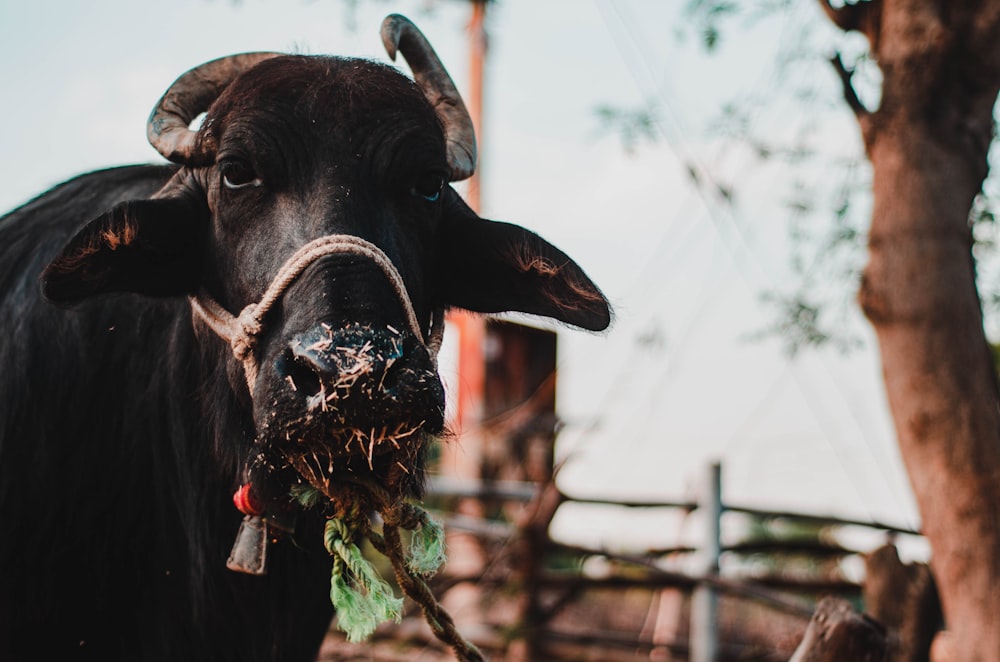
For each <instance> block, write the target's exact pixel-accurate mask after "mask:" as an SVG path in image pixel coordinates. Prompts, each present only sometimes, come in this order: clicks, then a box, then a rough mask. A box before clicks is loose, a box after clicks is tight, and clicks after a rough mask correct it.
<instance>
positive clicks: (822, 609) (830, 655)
mask: <svg viewBox="0 0 1000 662" xmlns="http://www.w3.org/2000/svg"><path fill="white" fill-rule="evenodd" d="M888 659H889V646H888V642H887V640H886V633H885V628H883V627H882V625H881V624H879V623H878V621H875V620H872V619H871V618H868V617H867V616H865V615H863V614H859V613H857V612H856V611H854V608H853V607H851V604H850V603H849V602H847V601H846V600H841V599H840V598H823V600H822V601H820V603H819V605H818V606H817V607H816V612H815V613H814V614H813V617H812V620H811V621H809V627H808V628H807V629H806V633H805V635H804V636H803V637H802V643H800V644H799V647H798V648H796V649H795V653H794V654H793V655H792V657H791V659H789V661H788V662H844V660H852V661H853V662H887V661H888Z"/></svg>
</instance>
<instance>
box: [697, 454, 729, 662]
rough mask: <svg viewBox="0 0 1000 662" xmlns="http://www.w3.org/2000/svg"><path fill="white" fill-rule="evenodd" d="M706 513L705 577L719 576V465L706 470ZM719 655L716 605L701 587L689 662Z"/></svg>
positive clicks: (710, 661) (711, 660)
mask: <svg viewBox="0 0 1000 662" xmlns="http://www.w3.org/2000/svg"><path fill="white" fill-rule="evenodd" d="M701 508H703V509H704V512H705V556H706V565H707V567H706V569H705V574H707V575H711V576H713V577H716V576H718V574H719V556H720V555H721V549H722V545H721V540H720V538H721V535H720V533H721V531H720V520H721V519H722V465H721V464H719V463H718V462H713V463H712V464H711V465H709V467H708V475H707V476H706V484H705V489H704V499H703V503H702V506H701ZM718 652H719V601H718V595H717V594H716V592H715V589H714V588H712V587H711V586H708V585H705V584H701V585H699V586H697V587H696V588H695V590H694V593H693V594H692V598H691V662H716V661H717V660H718Z"/></svg>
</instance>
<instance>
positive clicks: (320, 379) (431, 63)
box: [43, 16, 610, 500]
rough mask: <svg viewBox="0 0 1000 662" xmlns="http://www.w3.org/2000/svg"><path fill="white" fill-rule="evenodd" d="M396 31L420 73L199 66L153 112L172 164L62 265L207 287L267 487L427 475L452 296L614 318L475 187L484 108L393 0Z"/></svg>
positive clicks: (48, 280) (148, 283)
mask: <svg viewBox="0 0 1000 662" xmlns="http://www.w3.org/2000/svg"><path fill="white" fill-rule="evenodd" d="M382 36H383V40H384V41H385V43H386V46H387V48H388V50H389V52H390V54H391V55H393V56H394V55H395V52H396V50H397V49H398V50H399V51H400V52H402V54H403V55H404V56H405V58H406V60H407V62H408V63H409V64H410V65H411V69H412V70H413V73H414V78H415V82H414V81H411V80H410V79H408V78H406V77H404V76H403V75H401V74H400V73H398V72H397V71H396V70H394V69H392V68H389V67H386V66H383V65H380V64H377V63H373V62H369V61H363V60H356V59H343V58H331V57H307V56H288V55H278V54H273V53H256V54H244V55H237V56H232V57H228V58H223V59H220V60H215V61H213V62H209V63H207V64H204V65H202V66H200V67H197V68H195V69H193V70H191V71H190V72H188V73H186V74H184V75H183V76H181V77H180V78H179V79H178V80H177V81H176V82H175V83H174V85H173V86H172V87H171V88H170V89H169V90H168V91H167V92H166V94H165V95H164V96H163V98H162V99H161V100H160V102H159V104H158V105H157V107H156V109H155V110H154V111H153V114H152V116H151V117H150V122H149V128H148V133H149V137H150V140H151V142H152V143H153V145H154V146H155V147H156V148H157V149H158V150H159V151H160V153H161V154H163V155H164V156H165V157H166V158H168V159H169V160H170V161H172V162H174V163H175V164H177V166H178V167H177V169H176V172H175V173H174V175H173V177H172V178H171V179H170V181H169V182H168V183H167V184H166V185H165V186H164V187H163V188H162V189H161V190H160V191H159V192H157V193H156V194H155V195H153V196H152V197H151V198H150V199H142V200H134V201H130V202H126V203H123V204H120V205H118V206H117V207H115V208H113V209H111V210H109V211H108V212H107V213H105V214H103V215H102V216H100V217H98V218H96V219H94V220H93V221H91V222H90V223H89V224H87V225H86V226H85V227H83V228H82V229H81V230H80V231H79V232H78V233H77V235H76V236H75V237H74V238H73V239H72V240H71V241H70V242H69V244H68V245H67V246H65V248H64V249H63V251H62V252H61V254H59V255H58V256H57V257H56V258H55V259H54V260H53V261H52V262H51V263H50V264H49V266H48V268H47V269H46V271H45V273H44V275H43V288H44V292H45V294H46V296H47V297H48V298H49V299H51V300H53V301H57V302H66V303H74V302H79V301H81V300H84V299H88V298H91V297H95V296H97V295H102V294H106V293H110V292H132V293H137V294H139V295H145V296H153V297H180V298H181V299H180V300H181V301H184V299H183V298H184V297H187V298H189V300H190V309H191V310H192V311H193V313H192V321H193V327H194V329H195V331H196V332H198V333H199V338H200V342H201V343H202V344H203V345H204V346H207V347H209V350H210V351H208V352H207V356H209V357H210V359H211V360H214V361H218V362H219V363H220V365H222V366H223V370H224V374H226V375H227V376H228V378H227V380H226V381H227V383H228V385H229V387H231V388H232V389H233V391H234V392H235V394H236V395H235V399H236V400H237V401H238V402H240V403H241V406H242V407H243V408H244V409H245V410H246V412H247V420H252V428H253V433H252V434H251V436H254V435H255V439H254V441H253V443H252V444H251V445H249V446H248V448H247V452H246V453H245V466H244V468H243V471H244V472H249V473H250V474H259V475H260V476H263V478H262V479H261V480H260V481H258V483H259V484H258V494H257V498H258V499H265V500H266V499H271V498H274V499H278V498H282V497H285V498H286V497H287V494H288V488H289V485H288V483H289V482H290V481H292V482H294V481H296V480H302V479H303V478H304V479H305V480H308V481H309V482H310V483H312V484H313V485H314V486H318V487H320V488H321V489H322V490H323V491H324V492H326V493H328V494H330V493H331V492H332V491H333V490H332V488H331V485H336V484H339V483H340V482H344V481H351V480H359V479H361V480H364V479H372V478H374V479H375V480H377V481H379V482H381V483H382V484H388V485H389V486H390V487H393V489H395V490H397V491H398V492H399V493H411V494H412V493H416V492H418V491H419V485H420V473H421V470H420V455H421V451H422V449H423V448H424V447H425V445H426V443H427V440H428V438H429V437H430V436H432V435H435V434H437V433H439V432H441V430H442V427H443V408H444V397H443V391H442V386H441V382H440V380H439V378H438V375H437V370H436V362H435V355H436V350H437V346H438V343H439V342H440V332H441V329H442V327H443V325H442V319H443V317H442V316H443V312H444V310H445V309H447V308H449V307H458V308H464V309H467V310H471V311H478V312H484V313H492V312H501V311H521V312H526V313H531V314H535V315H541V316H545V317H550V318H554V319H556V320H559V321H562V322H564V323H567V324H570V325H574V326H577V327H582V328H585V329H590V330H601V329H604V328H605V327H607V325H608V324H609V321H610V318H609V314H610V313H609V308H608V305H607V302H606V300H605V299H604V297H603V296H602V295H601V293H600V292H599V290H598V289H597V288H596V287H595V286H594V284H593V283H592V282H591V281H590V280H589V279H588V278H587V276H586V275H585V274H584V273H583V271H582V270H581V269H580V268H579V267H578V266H577V265H576V264H575V263H574V262H573V261H572V260H571V259H570V258H569V257H567V256H566V255H565V254H564V253H562V252H561V251H560V250H559V249H557V248H555V247H554V246H552V245H551V244H549V243H547V242H546V241H545V240H543V239H541V238H540V237H538V236H537V235H535V234H533V233H531V232H529V231H527V230H525V229H523V228H521V227H518V226H516V225H510V224H506V223H500V222H494V221H489V220H484V219H482V218H479V217H478V216H477V215H476V214H475V213H473V211H472V210H470V208H469V207H468V206H467V205H466V204H465V203H464V202H463V201H462V199H461V198H460V197H459V196H458V194H456V192H455V191H454V190H453V189H452V187H451V186H450V185H449V181H454V180H458V179H463V178H465V177H468V176H469V175H470V174H471V173H472V172H473V170H474V166H475V159H476V147H475V139H474V137H473V131H472V123H471V121H470V119H469V116H468V114H467V112H466V110H465V107H464V105H463V104H462V101H461V99H460V98H459V95H458V93H457V91H456V89H455V86H454V84H453V83H452V81H451V79H450V78H449V77H448V74H447V72H446V71H445V70H444V68H443V67H442V66H441V63H440V62H439V61H438V58H437V56H436V55H435V53H434V51H433V50H432V49H431V47H430V46H429V45H428V43H427V42H426V40H425V39H424V37H423V35H421V34H420V32H419V31H417V29H416V28H415V27H414V26H413V25H412V24H411V23H410V22H409V21H407V20H406V19H404V18H402V17H398V16H391V17H389V18H388V19H386V22H385V23H384V25H383V30H382ZM202 112H204V113H206V114H205V117H204V120H203V122H202V124H201V126H200V128H198V129H191V128H189V126H190V123H191V122H192V120H194V119H195V117H196V116H198V115H199V114H201V113H202ZM184 305H185V306H187V305H188V304H187V303H185V304H184ZM184 314H187V313H184ZM220 338H221V339H220ZM163 351H167V348H163ZM242 479H243V480H245V479H246V476H245V475H244V476H243V477H242ZM238 480H240V479H238ZM263 485H272V486H273V487H271V488H265V487H262V486H263Z"/></svg>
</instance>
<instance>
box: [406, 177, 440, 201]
mask: <svg viewBox="0 0 1000 662" xmlns="http://www.w3.org/2000/svg"><path fill="white" fill-rule="evenodd" d="M443 188H444V177H442V176H441V175H438V174H432V173H428V174H423V175H420V176H419V177H417V178H416V180H415V181H414V182H413V186H411V187H410V195H412V196H414V197H419V198H423V199H424V200H426V201H427V202H437V201H438V200H439V199H440V198H441V189H443Z"/></svg>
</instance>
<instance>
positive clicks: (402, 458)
mask: <svg viewBox="0 0 1000 662" xmlns="http://www.w3.org/2000/svg"><path fill="white" fill-rule="evenodd" d="M428 437H429V435H427V434H426V433H425V432H424V430H423V421H421V422H420V423H418V424H416V425H406V424H402V423H401V424H399V425H397V426H396V427H394V428H392V429H388V428H386V427H382V428H371V429H369V430H362V429H359V428H348V429H346V430H342V431H340V434H339V435H337V439H338V440H345V441H340V443H341V446H340V451H341V452H337V451H334V452H331V447H330V446H328V445H325V444H319V443H305V442H301V443H297V444H294V445H283V446H282V447H281V448H280V449H279V451H280V453H281V455H282V456H283V457H284V458H285V460H286V461H287V462H288V464H290V465H291V466H292V467H293V468H294V469H295V471H296V472H297V473H298V474H299V475H300V476H301V477H302V478H303V479H304V480H305V481H306V482H307V483H309V484H310V485H312V486H313V487H315V488H316V489H317V490H319V491H320V492H322V493H323V494H324V495H325V496H326V497H327V498H329V499H334V498H335V496H336V493H337V492H338V490H339V489H340V487H341V486H342V485H343V483H344V481H345V480H346V481H351V480H357V479H363V480H375V481H376V482H379V483H381V484H382V485H383V487H384V488H385V489H386V490H387V491H389V492H390V493H394V494H399V495H401V494H402V493H403V492H405V491H407V490H406V489H405V487H404V484H406V483H409V484H413V483H414V480H413V478H412V477H411V476H412V472H413V470H414V469H413V468H414V467H415V466H416V464H417V458H419V456H420V454H421V451H422V449H423V447H424V446H425V445H426V444H427V443H428V441H429V439H428ZM365 469H367V471H365Z"/></svg>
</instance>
